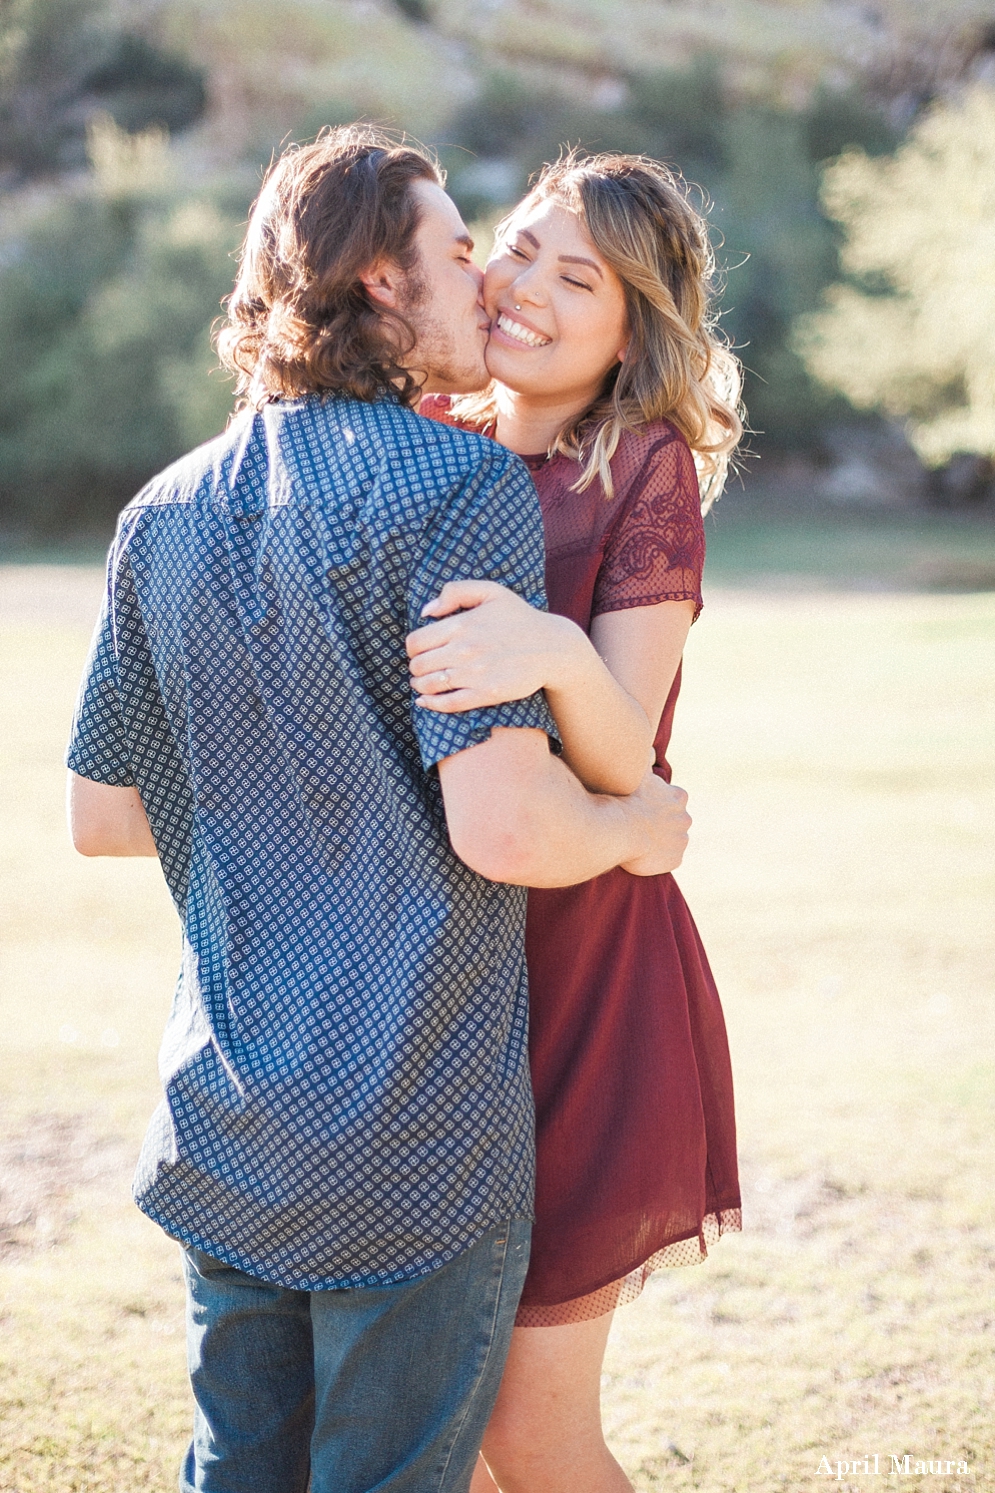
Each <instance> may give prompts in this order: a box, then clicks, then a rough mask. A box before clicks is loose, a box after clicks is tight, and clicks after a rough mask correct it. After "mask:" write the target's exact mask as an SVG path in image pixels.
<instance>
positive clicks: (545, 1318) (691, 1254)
mask: <svg viewBox="0 0 995 1493" xmlns="http://www.w3.org/2000/svg"><path fill="white" fill-rule="evenodd" d="M742 1228H743V1211H742V1209H741V1208H722V1209H719V1210H717V1211H716V1212H714V1213H709V1214H708V1215H707V1216H706V1217H705V1218H703V1219H702V1221H701V1227H700V1228H699V1230H698V1232H697V1233H696V1234H692V1235H691V1236H690V1238H687V1239H675V1240H674V1241H673V1242H672V1243H671V1244H665V1245H664V1246H663V1248H662V1249H658V1250H656V1251H655V1253H654V1254H651V1255H650V1257H649V1259H648V1260H644V1261H643V1263H642V1264H641V1265H637V1266H636V1268H635V1270H630V1271H629V1273H628V1275H623V1276H621V1277H620V1278H619V1279H618V1280H613V1281H609V1283H608V1284H607V1285H606V1286H601V1287H600V1288H599V1289H598V1290H596V1291H590V1292H588V1293H587V1295H585V1296H574V1297H573V1298H572V1299H571V1300H570V1301H559V1302H552V1303H548V1304H547V1303H544V1302H531V1301H530V1302H523V1303H522V1304H521V1305H520V1306H519V1308H518V1312H517V1315H516V1317H515V1326H516V1327H565V1326H566V1325H567V1324H568V1323H570V1322H590V1321H592V1320H593V1319H594V1318H595V1317H603V1316H604V1315H605V1314H606V1313H607V1312H613V1311H614V1310H615V1309H616V1307H619V1306H628V1304H629V1303H630V1302H632V1301H635V1300H636V1298H637V1297H638V1296H640V1295H642V1291H643V1287H644V1286H645V1285H646V1282H647V1281H648V1280H649V1278H650V1276H651V1275H652V1274H653V1272H654V1271H655V1270H663V1269H671V1268H675V1267H679V1266H684V1265H700V1264H701V1262H702V1261H703V1260H704V1259H706V1258H707V1256H708V1246H709V1245H710V1244H711V1245H715V1244H717V1243H718V1241H719V1239H720V1238H721V1237H722V1235H723V1234H738V1233H740V1232H741V1231H742Z"/></svg>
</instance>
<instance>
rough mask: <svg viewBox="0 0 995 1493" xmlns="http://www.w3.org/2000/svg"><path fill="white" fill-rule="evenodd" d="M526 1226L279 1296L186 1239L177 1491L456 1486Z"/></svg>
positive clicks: (519, 1267) (498, 1367) (484, 1400)
mask: <svg viewBox="0 0 995 1493" xmlns="http://www.w3.org/2000/svg"><path fill="white" fill-rule="evenodd" d="M530 1235H531V1224H530V1223H528V1221H527V1220H525V1219H513V1220H511V1221H510V1223H508V1224H505V1225H502V1226H501V1227H500V1228H495V1229H491V1230H490V1232H489V1233H487V1234H485V1235H484V1236H483V1238H482V1239H480V1240H478V1242H477V1243H476V1244H475V1245H473V1246H472V1247H471V1248H469V1249H467V1250H465V1251H464V1252H463V1253H462V1254H460V1255H457V1257H456V1258H455V1259H454V1260H451V1261H450V1262H449V1264H448V1265H444V1266H443V1267H442V1269H441V1270H435V1271H433V1272H432V1273H431V1274H429V1275H421V1276H418V1277H417V1278H416V1279H415V1280H410V1281H403V1282H402V1283H401V1284H400V1285H394V1286H384V1287H379V1288H366V1287H364V1288H359V1289H355V1290H342V1291H291V1290H287V1289H286V1288H284V1287H283V1286H273V1285H268V1284H267V1283H266V1282H265V1281H262V1280H257V1279H255V1278H254V1277H253V1276H250V1275H245V1274H243V1272H242V1271H240V1270H236V1269H234V1268H233V1267H232V1266H230V1265H224V1264H222V1263H221V1262H220V1261H219V1260H215V1259H212V1258H211V1256H210V1255H206V1254H203V1253H202V1252H201V1251H200V1250H197V1249H191V1248H187V1247H184V1249H183V1255H184V1266H185V1270H186V1279H187V1345H188V1359H189V1366H190V1380H191V1384H192V1387H193V1392H194V1399H195V1401H196V1410H195V1418H194V1438H193V1441H192V1443H191V1445H190V1449H189V1451H188V1452H187V1456H186V1459H185V1461H184V1464H183V1468H182V1471H181V1473H180V1489H181V1493H307V1490H308V1489H309V1488H310V1490H311V1493H370V1490H371V1489H376V1493H466V1490H467V1489H468V1488H469V1486H470V1478H471V1476H472V1473H473V1466H474V1462H475V1460H476V1456H477V1451H478V1448H479V1446H480V1441H481V1437H482V1436H483V1433H484V1428H485V1427H486V1425H487V1421H488V1419H489V1417H490V1413H491V1409H492V1407H493V1404H494V1399H495V1396H496V1395H497V1391H498V1386H499V1384H500V1382H501V1374H502V1372H503V1369H504V1360H505V1357H506V1355H507V1352H508V1344H509V1342H510V1341H511V1328H512V1324H513V1322H514V1317H515V1310H516V1308H517V1305H518V1298H519V1296H520V1294H521V1290H522V1283H523V1282H524V1280H525V1271H526V1268H527V1266H528V1257H529V1239H530Z"/></svg>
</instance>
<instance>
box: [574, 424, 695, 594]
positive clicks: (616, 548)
mask: <svg viewBox="0 0 995 1493" xmlns="http://www.w3.org/2000/svg"><path fill="white" fill-rule="evenodd" d="M633 468H635V470H633ZM612 474H613V476H614V477H615V481H616V484H617V486H618V487H620V488H622V489H623V491H626V488H627V491H626V496H625V500H624V503H623V505H622V507H621V511H620V512H619V515H618V517H617V518H616V520H615V522H614V524H613V525H612V528H611V531H610V533H609V535H608V542H607V544H606V546H605V552H604V559H603V560H602V563H601V568H600V570H599V571H598V579H597V583H596V585H595V589H594V604H593V607H592V612H591V614H592V616H595V617H596V616H598V615H600V614H601V613H603V612H621V611H624V610H625V609H626V608H628V607H648V606H653V605H655V604H656V603H657V602H660V601H693V602H694V603H695V611H694V615H695V618H697V616H698V613H699V612H700V611H701V572H702V569H703V567H704V563H705V527H704V524H703V523H702V518H701V500H700V497H699V493H698V475H697V472H696V471H695V465H694V457H693V456H692V455H691V451H690V448H689V447H688V445H687V442H686V441H685V440H684V439H683V437H681V436H680V435H679V434H678V433H677V431H675V430H672V429H669V428H666V429H664V430H663V431H662V433H661V434H660V435H659V436H658V437H657V438H656V439H654V440H652V441H651V442H649V443H647V442H646V441H645V439H643V440H637V441H632V442H626V441H625V440H624V439H623V442H622V444H621V445H620V446H619V449H618V452H617V453H616V456H615V457H614V458H613V460H612ZM623 484H624V486H623Z"/></svg>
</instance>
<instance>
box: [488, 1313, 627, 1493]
mask: <svg viewBox="0 0 995 1493" xmlns="http://www.w3.org/2000/svg"><path fill="white" fill-rule="evenodd" d="M611 1324H612V1313H611V1312H606V1313H605V1315H604V1316H601V1317H594V1318H593V1319H592V1320H591V1321H589V1322H571V1323H569V1324H568V1325H566V1326H564V1327H516V1328H515V1330H514V1332H513V1333H512V1336H511V1351H510V1352H509V1354H508V1362H507V1364H506V1365H505V1370H504V1378H503V1379H502V1380H501V1388H500V1390H499V1392H498V1397H497V1404H496V1405H495V1406H494V1413H493V1414H492V1416H491V1420H490V1424H489V1425H488V1427H487V1430H486V1432H485V1434H484V1448H483V1456H484V1460H485V1461H486V1463H487V1467H488V1468H489V1469H490V1473H491V1477H490V1480H489V1479H488V1478H487V1477H486V1476H485V1471H484V1468H482V1467H481V1466H480V1464H479V1463H478V1467H477V1471H476V1473H475V1474H474V1480H473V1483H472V1484H471V1493H494V1485H495V1484H497V1487H498V1488H499V1489H500V1490H501V1493H632V1484H631V1483H630V1482H629V1479H628V1478H627V1477H626V1475H625V1473H624V1472H623V1471H622V1469H621V1467H620V1466H619V1465H618V1463H617V1462H616V1461H615V1458H614V1457H613V1456H612V1454H611V1452H610V1451H609V1450H608V1448H607V1446H606V1445H605V1438H604V1436H603V1434H602V1431H601V1364H602V1360H603V1359H604V1356H605V1345H606V1343H607V1342H608V1332H609V1329H610V1328H611Z"/></svg>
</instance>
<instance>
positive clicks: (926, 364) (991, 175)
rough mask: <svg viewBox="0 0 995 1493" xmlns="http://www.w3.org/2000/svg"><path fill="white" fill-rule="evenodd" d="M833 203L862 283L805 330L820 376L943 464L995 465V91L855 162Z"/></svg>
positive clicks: (830, 182) (806, 319)
mask: <svg viewBox="0 0 995 1493" xmlns="http://www.w3.org/2000/svg"><path fill="white" fill-rule="evenodd" d="M822 198H823V203H824V206H825V210H826V212H827V213H828V214H829V216H830V217H832V218H834V219H835V220H836V221H837V222H838V223H839V224H840V225H841V226H842V229H843V232H844V235H845V245H844V248H843V250H842V256H841V257H842V266H843V269H844V270H845V271H846V272H847V274H848V275H849V276H850V278H849V280H848V281H846V282H842V283H839V284H835V285H833V286H832V287H831V288H830V289H829V291H828V292H827V294H826V297H825V305H824V307H823V309H822V310H820V311H817V312H814V313H811V314H809V315H806V316H803V317H802V318H801V319H800V321H799V325H798V328H797V331H796V334H795V346H796V348H797V350H798V352H799V354H800V355H801V357H802V358H803V359H804V361H805V363H806V365H807V367H808V368H809V370H810V371H811V373H812V374H813V375H814V376H815V377H816V378H818V379H819V380H821V381H822V383H823V384H824V385H826V386H827V387H828V388H832V389H837V390H839V391H840V392H841V393H843V394H844V395H845V396H846V397H847V399H849V400H850V402H851V404H853V405H855V406H856V407H857V408H858V409H868V410H880V411H882V412H883V413H885V414H887V415H890V416H892V417H897V418H899V419H901V420H903V421H904V422H905V423H906V427H907V430H908V433H909V438H910V439H911V441H912V444H913V445H914V446H915V448H916V450H917V451H918V453H919V455H920V456H921V457H922V459H923V461H925V462H926V463H927V464H928V465H930V466H940V465H942V464H943V463H945V462H947V461H949V460H950V458H951V457H953V456H954V455H956V454H958V453H964V454H969V453H970V454H974V455H977V456H981V457H984V458H987V459H992V458H995V90H992V89H991V88H989V87H984V86H980V85H979V86H975V87H974V88H972V89H970V90H969V91H967V92H966V93H964V94H963V95H962V96H961V97H960V98H959V99H957V100H955V101H950V102H942V103H939V104H937V105H936V106H934V107H933V108H932V109H931V110H930V111H929V112H928V113H927V114H926V115H924V117H923V118H922V119H921V120H920V121H919V123H918V124H917V125H916V126H915V127H914V128H913V129H912V131H911V132H910V134H909V137H908V139H907V140H906V142H905V143H904V144H903V145H902V146H901V147H900V148H899V149H898V150H897V151H896V152H895V153H894V154H893V155H890V156H887V157H883V158H881V159H879V160H872V159H870V158H869V157H868V156H867V155H866V154H864V153H863V152H861V151H850V152H847V153H846V154H845V155H843V156H842V157H841V158H840V159H839V160H838V161H836V162H835V163H834V164H833V165H831V166H829V167H828V168H827V170H826V172H825V175H824V179H823V188H822Z"/></svg>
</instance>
